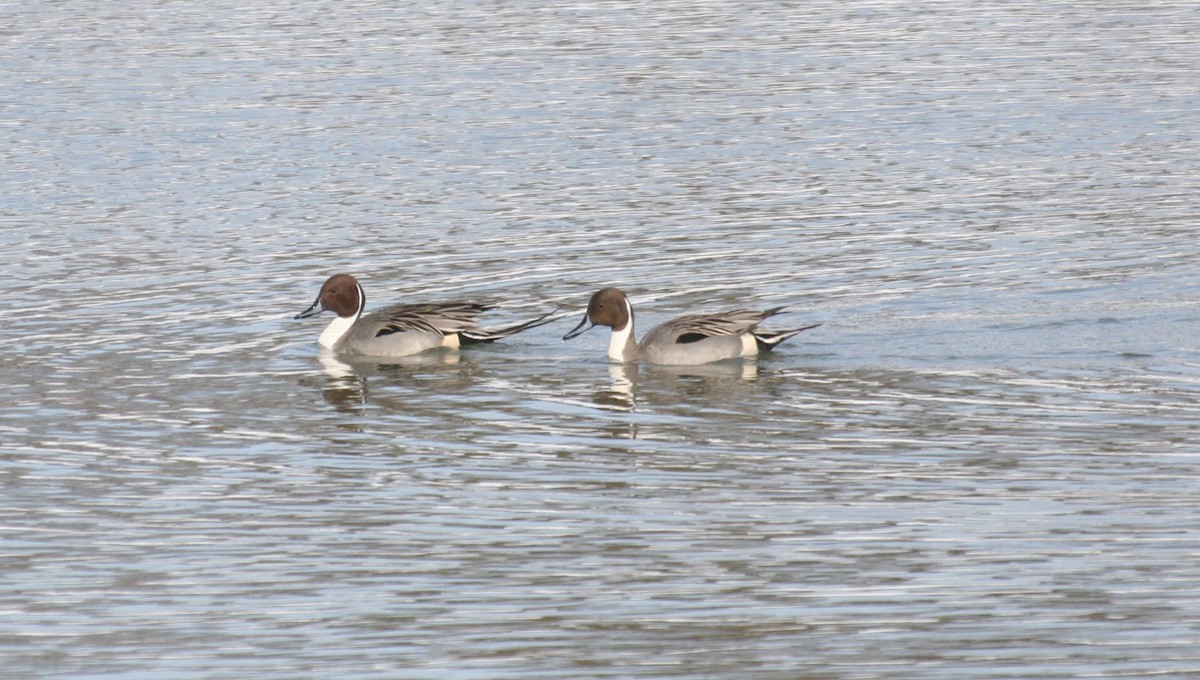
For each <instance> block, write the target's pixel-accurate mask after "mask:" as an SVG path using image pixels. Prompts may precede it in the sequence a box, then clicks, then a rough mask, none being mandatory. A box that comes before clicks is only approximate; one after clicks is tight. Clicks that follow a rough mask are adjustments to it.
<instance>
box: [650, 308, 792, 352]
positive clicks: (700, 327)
mask: <svg viewBox="0 0 1200 680" xmlns="http://www.w3.org/2000/svg"><path fill="white" fill-rule="evenodd" d="M781 311H783V308H782V307H775V308H773V309H768V310H765V311H753V310H749V309H734V310H732V311H728V312H720V313H717V314H688V315H687V316H680V317H677V318H674V319H671V320H670V321H667V322H665V323H663V324H661V325H659V326H657V327H655V328H654V330H652V331H650V333H649V334H648V335H647V336H646V341H650V338H651V337H652V336H653V337H654V338H655V341H657V342H669V343H675V344H687V343H692V342H699V341H701V340H704V339H705V338H712V337H719V336H728V335H742V334H743V333H747V332H749V331H752V330H753V329H754V327H755V326H757V325H758V324H759V323H760V322H762V320H763V319H766V318H768V317H771V316H774V315H776V314H778V313H779V312H781Z"/></svg>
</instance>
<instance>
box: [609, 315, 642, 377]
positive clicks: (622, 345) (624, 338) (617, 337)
mask: <svg viewBox="0 0 1200 680" xmlns="http://www.w3.org/2000/svg"><path fill="white" fill-rule="evenodd" d="M625 312H626V313H627V314H628V315H629V323H627V324H625V327H624V328H622V329H621V330H619V331H618V330H614V331H613V332H612V337H611V338H609V339H608V358H609V359H612V360H613V361H622V362H625V361H633V360H634V359H635V358H636V357H634V356H633V354H634V352H633V351H632V349H636V348H637V345H636V343H635V341H634V340H633V306H632V305H630V304H629V300H628V299H626V300H625ZM631 348H632V349H631Z"/></svg>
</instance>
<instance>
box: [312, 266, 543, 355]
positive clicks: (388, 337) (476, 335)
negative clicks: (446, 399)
mask: <svg viewBox="0 0 1200 680" xmlns="http://www.w3.org/2000/svg"><path fill="white" fill-rule="evenodd" d="M366 305H367V296H366V295H365V294H364V293H363V289H362V286H361V285H359V283H358V281H357V280H356V279H355V278H354V277H353V276H351V275H349V274H335V275H333V276H331V277H329V279H327V280H326V281H325V283H324V285H322V286H321V292H320V293H319V294H318V295H317V299H316V301H315V302H313V303H312V306H311V307H309V308H308V309H306V310H304V311H303V312H300V313H299V314H297V315H296V317H295V318H297V319H307V318H308V317H310V316H316V315H317V314H320V313H321V312H323V311H325V310H329V311H331V312H333V313H334V314H337V318H336V319H334V320H333V321H331V322H330V323H329V325H328V326H327V327H326V328H325V330H324V331H323V332H322V333H321V336H320V337H319V338H317V344H319V345H320V346H322V347H327V348H329V349H332V350H334V351H337V352H347V353H352V354H363V355H368V356H379V357H400V356H408V355H411V354H417V353H418V352H424V351H425V350H428V349H433V348H435V347H455V348H457V347H461V346H463V345H472V344H477V343H483V342H493V341H495V340H499V339H501V338H507V337H508V336H510V335H513V334H515V333H519V332H521V331H523V330H526V329H529V328H533V327H535V326H540V325H542V324H545V323H550V322H551V321H554V319H552V318H549V317H550V316H551V315H552V314H553V312H551V313H550V314H547V315H545V316H541V317H538V318H536V319H534V320H532V321H526V322H524V323H519V324H517V325H515V326H509V327H507V328H500V329H497V330H483V329H481V328H478V327H477V326H476V325H475V319H476V318H477V317H478V316H479V315H480V314H482V313H483V312H485V311H487V310H489V309H491V308H490V307H488V306H487V305H481V304H476V303H473V302H444V303H434V304H402V305H391V306H388V307H384V308H382V309H377V310H375V311H373V312H371V313H370V314H363V309H364V308H365V307H366Z"/></svg>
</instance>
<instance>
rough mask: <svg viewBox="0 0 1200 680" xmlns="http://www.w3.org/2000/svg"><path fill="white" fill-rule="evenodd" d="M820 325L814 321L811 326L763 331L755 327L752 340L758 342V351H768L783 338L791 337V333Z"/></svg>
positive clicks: (797, 332) (795, 333)
mask: <svg viewBox="0 0 1200 680" xmlns="http://www.w3.org/2000/svg"><path fill="white" fill-rule="evenodd" d="M820 325H821V324H819V323H814V324H813V325H811V326H805V327H804V328H793V329H792V330H788V331H765V330H761V329H756V330H755V331H754V340H755V342H757V343H758V351H760V352H770V351H771V350H773V349H775V346H776V345H778V344H779V343H781V342H783V341H784V340H787V339H788V338H790V337H792V336H793V335H797V334H799V333H802V332H804V331H806V330H808V329H810V328H816V327H817V326H820Z"/></svg>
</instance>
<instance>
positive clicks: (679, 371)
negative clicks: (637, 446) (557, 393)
mask: <svg viewBox="0 0 1200 680" xmlns="http://www.w3.org/2000/svg"><path fill="white" fill-rule="evenodd" d="M608 375H609V378H610V380H611V382H610V384H609V385H608V386H607V387H605V388H602V389H597V390H596V391H594V392H593V393H592V401H593V402H594V403H595V404H596V405H597V406H600V407H602V408H606V409H615V410H622V411H633V410H636V408H637V405H638V397H639V391H638V379H639V376H640V377H641V378H642V379H643V382H645V381H646V380H649V381H652V382H653V385H654V389H653V390H650V391H649V392H647V393H645V394H642V395H641V396H642V397H643V398H648V399H650V400H651V401H653V399H654V397H653V394H661V393H662V391H663V390H662V389H661V388H664V387H666V388H669V389H667V390H666V391H669V392H672V393H674V394H679V393H680V392H683V393H686V394H690V395H696V394H718V393H721V392H724V391H727V390H728V389H729V386H730V383H731V382H732V383H745V382H752V381H754V380H757V379H758V376H759V369H758V362H757V361H754V360H753V359H739V360H735V361H721V362H716V363H712V364H702V365H700V366H662V365H658V364H646V365H645V366H639V365H638V364H632V363H630V364H618V363H611V364H609V366H608Z"/></svg>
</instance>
